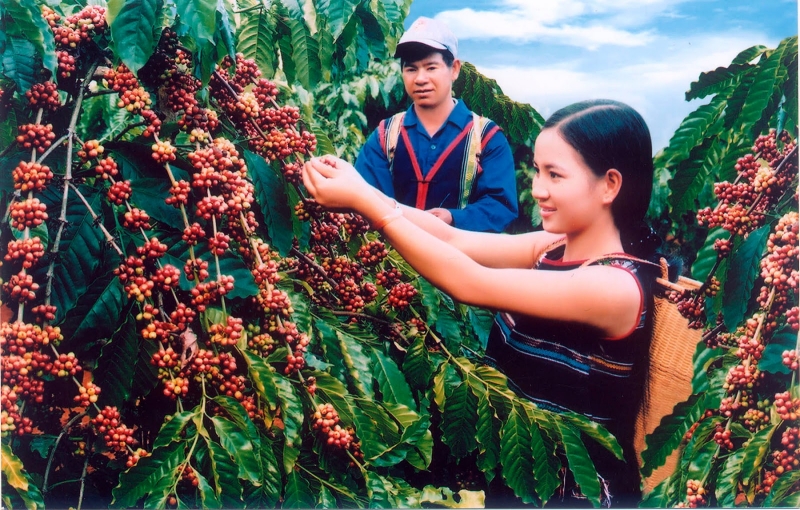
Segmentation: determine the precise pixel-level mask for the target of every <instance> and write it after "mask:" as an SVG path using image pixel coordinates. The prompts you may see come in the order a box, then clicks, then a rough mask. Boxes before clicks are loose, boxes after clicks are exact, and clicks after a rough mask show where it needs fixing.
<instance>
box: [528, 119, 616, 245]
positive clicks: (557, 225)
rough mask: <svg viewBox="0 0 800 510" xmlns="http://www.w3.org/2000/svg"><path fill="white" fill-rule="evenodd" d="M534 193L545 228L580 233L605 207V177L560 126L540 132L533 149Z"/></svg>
mask: <svg viewBox="0 0 800 510" xmlns="http://www.w3.org/2000/svg"><path fill="white" fill-rule="evenodd" d="M533 164H534V172H535V173H534V176H533V187H532V190H531V191H532V195H533V198H534V199H536V201H537V202H538V203H539V209H540V213H541V216H542V227H543V228H544V229H545V230H546V231H548V232H552V233H557V234H574V233H579V232H581V231H583V230H585V229H586V228H588V227H589V226H591V225H592V223H594V222H595V221H596V220H597V218H598V215H599V214H603V213H605V214H609V213H610V208H608V207H604V200H607V199H604V195H605V194H606V192H607V189H606V187H605V186H604V179H603V178H602V177H598V176H596V175H595V174H594V173H593V172H592V170H591V169H590V168H589V167H588V166H587V165H586V163H585V162H584V160H583V157H581V155H580V154H578V152H577V151H576V150H575V149H574V148H572V146H571V145H569V144H568V143H567V142H565V141H564V139H563V138H561V135H560V134H559V133H558V130H557V128H548V129H545V130H544V131H542V132H541V133H540V134H539V137H538V138H537V139H536V146H535V151H534V158H533Z"/></svg>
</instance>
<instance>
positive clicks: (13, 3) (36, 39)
mask: <svg viewBox="0 0 800 510" xmlns="http://www.w3.org/2000/svg"><path fill="white" fill-rule="evenodd" d="M4 7H5V11H6V14H7V15H8V16H10V17H11V20H12V21H11V22H10V23H7V24H6V27H7V28H8V29H9V34H10V35H13V36H16V37H24V38H25V39H26V40H28V41H29V42H30V43H31V44H33V47H34V48H35V49H36V53H37V54H38V55H39V57H40V58H41V59H42V62H43V64H44V67H45V69H48V70H49V71H50V72H51V73H52V75H53V76H55V75H56V71H57V70H58V59H57V58H56V47H55V39H53V32H52V30H50V25H48V24H47V20H45V19H44V17H43V16H42V11H41V10H40V8H39V6H38V5H37V4H36V2H34V1H33V0H6V1H5V3H4ZM9 39H12V38H11V37H10V38H9ZM17 85H19V83H18V84H17ZM27 90H28V88H20V89H19V91H20V92H21V93H24V92H26V91H27Z"/></svg>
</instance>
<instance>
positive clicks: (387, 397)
mask: <svg viewBox="0 0 800 510" xmlns="http://www.w3.org/2000/svg"><path fill="white" fill-rule="evenodd" d="M372 360H373V361H374V363H373V365H372V373H373V375H374V376H375V380H376V381H377V382H378V387H379V388H380V392H381V396H382V397H383V398H382V399H381V402H384V403H386V402H389V403H393V404H403V405H406V406H409V407H414V406H415V403H414V397H412V396H411V388H409V386H408V383H407V382H406V379H405V377H403V373H402V372H400V370H399V369H398V368H397V364H396V363H395V362H394V360H393V359H391V358H390V357H388V356H386V355H385V354H384V353H383V352H381V351H379V350H377V349H373V350H372Z"/></svg>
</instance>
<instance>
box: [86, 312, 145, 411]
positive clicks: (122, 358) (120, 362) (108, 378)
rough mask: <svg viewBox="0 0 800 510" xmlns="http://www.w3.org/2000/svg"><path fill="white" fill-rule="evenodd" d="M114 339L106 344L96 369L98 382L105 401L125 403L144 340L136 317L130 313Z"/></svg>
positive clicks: (114, 403) (118, 405)
mask: <svg viewBox="0 0 800 510" xmlns="http://www.w3.org/2000/svg"><path fill="white" fill-rule="evenodd" d="M127 317H128V320H126V321H125V323H124V324H123V325H122V327H121V328H120V330H119V331H117V333H116V334H115V335H114V336H113V337H112V338H111V341H110V342H109V343H107V344H106V345H104V346H103V350H102V352H101V354H100V357H99V358H98V360H97V369H96V370H95V379H96V383H97V384H98V385H99V386H100V387H101V388H103V393H102V395H101V396H100V401H101V402H103V404H104V405H111V406H117V407H120V408H121V407H123V405H124V403H125V402H126V401H127V400H129V399H130V396H131V390H132V388H133V376H134V373H135V370H136V365H135V364H133V363H131V362H130V360H132V359H135V358H136V355H137V353H138V352H139V343H140V342H141V340H140V338H141V337H140V336H139V333H138V331H137V328H136V321H135V320H134V319H133V317H131V316H130V315H128V316H127Z"/></svg>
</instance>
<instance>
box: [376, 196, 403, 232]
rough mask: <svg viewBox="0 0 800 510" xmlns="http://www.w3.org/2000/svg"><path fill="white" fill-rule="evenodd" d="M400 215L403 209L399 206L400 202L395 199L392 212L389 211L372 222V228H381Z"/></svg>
mask: <svg viewBox="0 0 800 510" xmlns="http://www.w3.org/2000/svg"><path fill="white" fill-rule="evenodd" d="M402 215H403V210H402V209H401V208H400V204H398V203H397V200H395V202H394V209H392V212H390V213H389V214H387V215H386V216H384V217H382V218H381V219H379V220H377V221H376V222H375V223H373V224H372V230H381V229H382V228H384V227H385V226H386V225H388V224H389V223H391V222H393V221H394V220H396V219H397V218H399V217H400V216H402Z"/></svg>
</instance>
